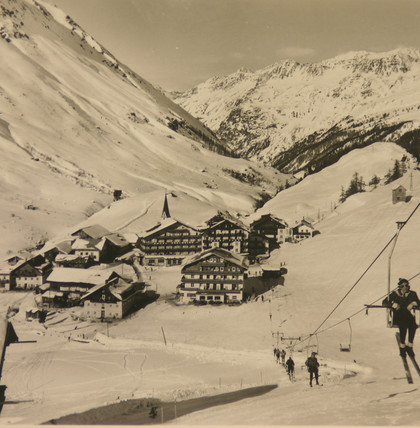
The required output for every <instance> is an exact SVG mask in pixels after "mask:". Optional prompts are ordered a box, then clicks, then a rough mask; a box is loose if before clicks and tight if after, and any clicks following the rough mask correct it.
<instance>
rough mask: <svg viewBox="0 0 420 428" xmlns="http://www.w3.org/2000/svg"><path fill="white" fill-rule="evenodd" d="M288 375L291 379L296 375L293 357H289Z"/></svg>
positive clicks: (287, 364)
mask: <svg viewBox="0 0 420 428" xmlns="http://www.w3.org/2000/svg"><path fill="white" fill-rule="evenodd" d="M286 367H287V374H288V375H289V379H290V380H292V379H293V375H294V373H295V362H294V361H293V360H292V357H289V358H288V360H287V361H286Z"/></svg>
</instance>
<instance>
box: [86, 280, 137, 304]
mask: <svg viewBox="0 0 420 428" xmlns="http://www.w3.org/2000/svg"><path fill="white" fill-rule="evenodd" d="M132 285H133V284H130V283H129V282H126V281H124V280H123V279H119V281H118V284H117V285H114V284H112V285H109V284H98V285H95V286H94V287H92V288H91V289H90V290H89V291H88V292H87V293H86V294H84V295H83V296H82V297H81V299H82V300H84V299H86V298H88V297H89V296H91V295H92V294H93V293H95V292H96V291H98V290H100V289H101V288H104V287H107V286H109V291H110V292H111V293H112V295H113V296H115V297H116V298H117V299H118V300H123V296H122V294H123V293H124V291H126V290H128V289H130V288H131V287H132Z"/></svg>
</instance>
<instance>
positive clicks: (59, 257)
mask: <svg viewBox="0 0 420 428" xmlns="http://www.w3.org/2000/svg"><path fill="white" fill-rule="evenodd" d="M78 258H80V256H77V255H76V254H57V255H56V256H55V261H56V262H58V263H59V262H66V261H73V260H77V259H78Z"/></svg>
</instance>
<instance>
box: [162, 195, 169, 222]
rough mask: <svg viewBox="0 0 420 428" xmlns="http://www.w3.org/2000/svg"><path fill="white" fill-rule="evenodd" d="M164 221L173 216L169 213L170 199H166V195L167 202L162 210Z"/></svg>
mask: <svg viewBox="0 0 420 428" xmlns="http://www.w3.org/2000/svg"><path fill="white" fill-rule="evenodd" d="M161 217H162V219H163V220H165V218H170V217H171V214H170V212H169V204H168V199H167V198H166V193H165V200H164V202H163V209H162V216H161Z"/></svg>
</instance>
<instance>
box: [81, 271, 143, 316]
mask: <svg viewBox="0 0 420 428" xmlns="http://www.w3.org/2000/svg"><path fill="white" fill-rule="evenodd" d="M145 289H146V284H145V283H144V282H141V283H140V282H134V283H131V284H130V283H128V282H126V281H124V280H121V279H119V280H118V278H115V279H114V280H111V281H109V282H107V283H105V284H99V285H97V286H95V287H93V288H92V289H91V290H90V291H89V292H88V293H87V294H85V295H84V296H82V298H81V302H82V303H83V317H84V318H86V319H95V320H103V321H104V320H111V319H121V318H123V317H124V316H125V315H127V314H128V313H130V312H132V311H133V310H135V309H137V308H138V307H139V305H140V304H141V303H142V302H143V301H144V300H145Z"/></svg>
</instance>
